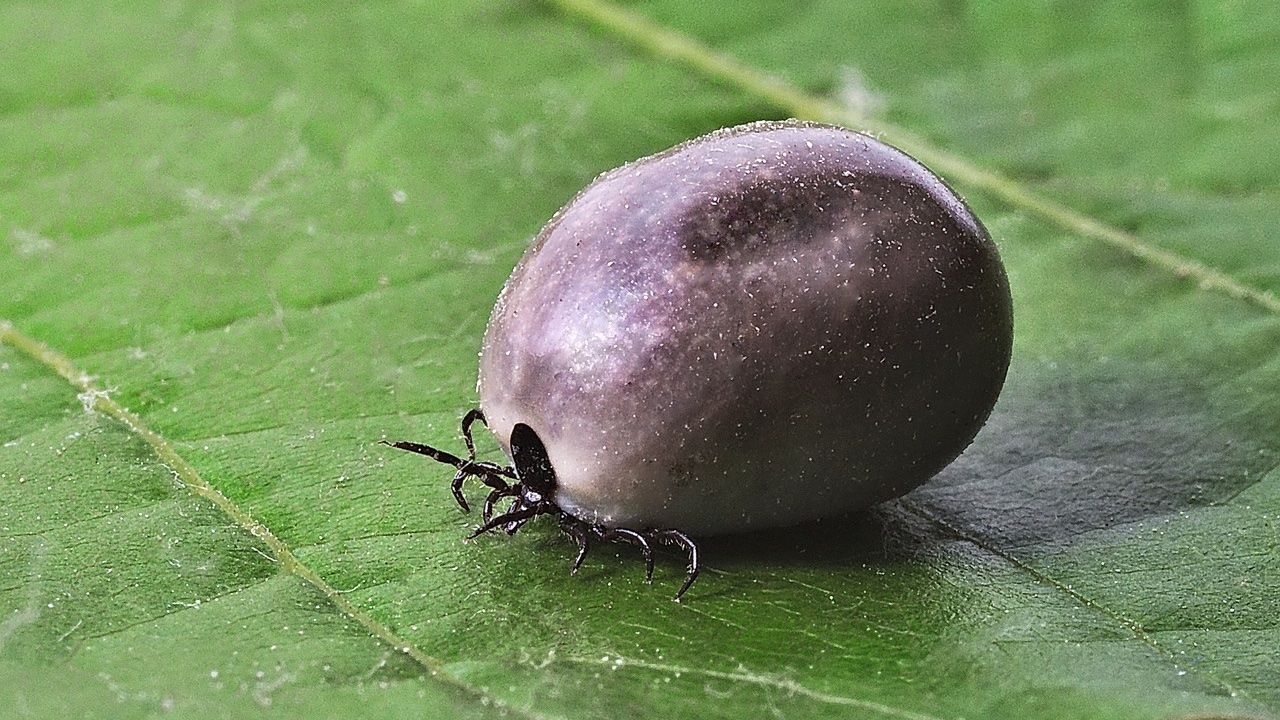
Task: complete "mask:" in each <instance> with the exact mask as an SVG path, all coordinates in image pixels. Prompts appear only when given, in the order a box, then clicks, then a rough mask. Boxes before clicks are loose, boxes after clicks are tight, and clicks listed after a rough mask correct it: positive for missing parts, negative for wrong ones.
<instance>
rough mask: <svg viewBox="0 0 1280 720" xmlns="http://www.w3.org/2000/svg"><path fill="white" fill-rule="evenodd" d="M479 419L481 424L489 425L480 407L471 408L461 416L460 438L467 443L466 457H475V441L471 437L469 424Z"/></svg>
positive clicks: (469, 458)
mask: <svg viewBox="0 0 1280 720" xmlns="http://www.w3.org/2000/svg"><path fill="white" fill-rule="evenodd" d="M477 420H479V421H480V424H481V425H484V426H485V427H489V421H488V420H486V419H485V417H484V411H482V410H481V409H480V408H472V409H471V410H470V411H469V412H467V414H466V415H463V416H462V440H463V442H465V443H466V444H467V459H468V460H475V459H476V443H475V441H474V440H472V439H471V424H472V423H474V422H476V421H477Z"/></svg>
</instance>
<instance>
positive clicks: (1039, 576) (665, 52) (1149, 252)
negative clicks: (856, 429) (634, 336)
mask: <svg viewBox="0 0 1280 720" xmlns="http://www.w3.org/2000/svg"><path fill="white" fill-rule="evenodd" d="M545 2H547V3H548V4H550V5H552V6H554V7H555V8H556V9H558V10H560V11H561V12H562V13H564V14H566V15H576V16H578V17H580V18H582V19H584V20H586V21H587V22H588V23H589V24H591V25H592V26H594V27H596V28H597V29H599V30H603V31H605V32H606V33H608V34H611V35H614V36H617V37H619V38H621V39H623V40H624V41H626V42H628V43H630V44H633V45H635V46H638V47H640V48H642V49H644V50H646V51H648V52H649V53H651V54H652V55H654V56H656V57H658V58H660V59H665V60H669V61H674V62H677V63H680V64H683V65H684V66H686V67H687V68H689V69H690V70H692V71H693V72H695V73H697V74H699V75H702V76H703V77H705V78H707V79H710V80H712V81H715V82H719V83H722V84H725V85H728V86H730V87H734V88H736V89H738V90H740V91H743V92H745V93H747V94H750V95H754V96H756V97H757V98H759V99H761V100H764V101H765V102H768V103H770V104H772V105H775V106H777V107H780V108H783V109H786V110H787V111H788V112H791V113H793V114H794V115H795V116H796V117H798V118H802V119H808V120H815V121H819V122H829V123H835V124H840V125H845V126H852V127H862V128H866V131H867V132H871V133H875V134H876V135H878V136H881V137H883V138H885V139H887V140H888V141H889V142H891V143H892V144H895V145H898V146H899V147H901V148H902V149H903V150H905V151H906V152H908V153H909V154H911V155H914V156H915V157H917V158H918V159H920V160H921V161H922V162H924V163H925V164H926V165H929V166H932V167H933V168H935V169H936V170H939V171H942V172H943V173H947V174H950V175H951V176H953V177H955V178H956V179H958V180H960V181H961V182H963V183H965V184H967V185H970V186H973V187H976V188H978V189H980V190H984V191H986V192H988V193H990V194H991V195H993V196H994V197H996V198H999V199H1000V200H1002V201H1004V202H1005V203H1006V204H1008V205H1010V206H1012V207H1013V208H1015V209H1017V210H1021V211H1023V212H1026V213H1028V214H1031V215H1034V216H1036V217H1038V218H1039V219H1040V220H1042V221H1046V222H1049V223H1051V224H1054V225H1057V226H1059V227H1061V228H1064V229H1065V230H1067V231H1069V232H1071V233H1073V234H1077V235H1083V236H1085V237H1088V238H1091V239H1094V240H1098V241H1101V242H1104V243H1106V244H1108V245H1110V246H1112V247H1115V248H1118V249H1120V250H1122V251H1124V252H1126V253H1128V254H1129V255H1131V256H1133V257H1135V258H1137V259H1139V260H1141V261H1143V262H1145V263H1147V264H1149V265H1151V266H1154V267H1156V268H1159V269H1161V270H1164V271H1166V272H1169V273H1171V274H1173V275H1174V276H1176V277H1178V278H1181V279H1185V280H1191V281H1194V283H1195V285H1194V287H1195V288H1197V289H1199V290H1202V291H1208V290H1216V291H1219V292H1222V293H1223V294H1226V295H1227V296H1229V297H1232V298H1234V299H1236V300H1240V301H1242V302H1246V303H1248V304H1250V305H1252V306H1253V307H1256V308H1259V309H1262V310H1264V311H1266V312H1269V313H1274V314H1280V297H1278V296H1277V295H1276V294H1274V293H1272V292H1270V291H1267V290H1262V289H1260V288H1257V287H1253V286H1251V285H1248V284H1245V283H1243V282H1241V281H1239V280H1237V279H1235V278H1234V277H1231V276H1230V275H1228V274H1226V273H1224V272H1222V271H1220V270H1218V269H1216V268H1213V267H1211V266H1209V265H1207V264H1205V263H1202V262H1200V261H1199V260H1195V259H1193V258H1188V257H1185V256H1182V255H1181V254H1179V253H1176V252H1173V251H1170V250H1165V249H1163V248H1160V247H1158V246H1155V245H1152V244H1150V243H1147V242H1146V241H1143V240H1142V239H1141V238H1139V237H1137V236H1136V235H1133V234H1131V233H1128V232H1125V231H1123V230H1121V229H1119V228H1117V227H1114V226H1112V225H1109V224H1107V223H1106V222H1103V221H1102V220H1100V219H1098V218H1094V217H1090V216H1088V215H1086V214H1084V213H1081V212H1079V211H1076V210H1074V209H1072V208H1070V207H1068V206H1066V205H1063V204H1060V203H1058V202H1056V201H1054V200H1051V199H1049V198H1047V197H1043V196H1041V195H1039V194H1038V193H1036V192H1035V191H1034V190H1032V189H1030V188H1029V187H1027V186H1025V185H1023V184H1022V183H1020V182H1018V181H1016V180H1014V179H1013V178H1011V177H1008V176H1005V175H1003V174H1001V173H999V172H996V171H993V170H988V169H986V168H984V167H982V166H981V165H979V164H978V163H976V162H974V161H971V160H969V159H967V158H965V157H963V156H960V155H957V154H953V153H949V152H947V151H945V150H943V149H941V148H938V147H935V146H933V145H932V144H931V143H929V142H928V141H926V140H925V139H924V138H922V137H920V136H918V135H916V134H915V133H912V132H910V131H908V130H906V129H904V128H900V127H897V126H895V125H892V124H890V123H887V122H883V121H872V120H871V119H870V118H867V117H865V116H862V115H858V114H856V113H854V112H852V111H850V110H849V109H848V108H846V107H844V106H841V105H839V104H837V103H835V102H832V101H830V100H828V99H826V98H822V97H819V96H816V95H813V94H810V93H808V92H806V91H805V90H803V89H801V88H799V87H797V86H795V85H792V84H790V83H788V82H786V81H784V80H782V79H780V78H778V77H775V76H773V75H771V74H769V73H767V72H765V71H763V70H761V69H759V68H756V67H753V66H751V65H748V64H746V63H743V62H739V61H738V60H736V59H734V58H732V57H730V56H729V55H727V54H724V53H720V52H717V51H716V50H714V49H713V48H711V47H710V46H708V45H705V44H703V43H701V42H700V41H698V40H696V39H694V38H692V37H690V36H688V35H684V34H682V33H680V32H678V31H677V30H674V29H671V28H669V27H666V26H663V25H661V24H659V23H656V22H653V21H651V20H649V19H648V18H646V17H644V16H642V15H640V14H638V13H635V12H632V11H630V10H627V9H624V8H622V7H619V6H617V5H614V4H612V3H610V2H608V1H607V0H545ZM903 506H904V508H905V509H907V510H908V511H909V512H912V513H914V514H917V515H919V516H920V517H922V518H924V519H925V520H927V521H928V522H930V523H933V524H935V525H937V526H938V527H940V528H941V529H942V530H943V531H944V532H947V533H948V534H950V535H952V536H953V537H956V538H957V539H959V540H961V541H964V542H967V543H969V544H971V545H973V546H974V547H977V548H979V549H981V550H983V551H984V552H987V553H990V554H991V555H993V556H995V557H998V558H1000V559H1002V560H1003V561H1004V562H1006V563H1009V564H1010V565H1011V566H1012V567H1014V568H1016V569H1018V570H1019V571H1020V572H1023V573H1024V574H1027V575H1028V576H1029V577H1031V578H1032V580H1033V581H1034V582H1037V583H1040V584H1043V585H1046V586H1048V587H1050V588H1053V589H1054V590H1055V591H1057V592H1059V593H1062V594H1064V595H1066V596H1067V597H1070V598H1071V599H1072V600H1073V602H1076V603H1078V604H1079V605H1080V606H1082V607H1085V608H1087V609H1089V610H1092V611H1094V612H1098V613H1100V614H1102V615H1103V616H1105V617H1107V618H1109V619H1110V620H1112V621H1113V622H1115V623H1116V624H1118V625H1120V626H1121V627H1123V628H1124V629H1125V630H1126V631H1127V632H1128V633H1129V634H1130V635H1131V637H1133V638H1134V639H1136V640H1138V641H1139V642H1141V643H1143V644H1145V645H1147V646H1148V647H1150V648H1151V649H1152V650H1154V651H1156V652H1157V653H1158V654H1159V655H1160V656H1161V657H1164V658H1166V659H1167V660H1168V661H1169V662H1170V663H1171V664H1172V665H1173V666H1174V667H1175V668H1176V669H1178V670H1180V671H1185V672H1194V673H1195V674H1197V675H1199V676H1200V677H1203V678H1205V679H1207V680H1209V681H1211V682H1214V683H1216V684H1217V685H1219V686H1220V687H1222V688H1223V689H1225V690H1227V691H1228V692H1230V693H1231V694H1232V695H1233V696H1237V697H1241V698H1246V699H1247V698H1248V697H1249V696H1248V695H1247V694H1246V693H1245V692H1244V691H1242V690H1240V689H1239V688H1236V687H1234V686H1233V685H1232V684H1231V683H1229V682H1227V681H1225V680H1223V679H1221V678H1218V677H1216V676H1215V675H1213V674H1211V673H1208V672H1206V671H1205V670H1203V669H1200V668H1185V667H1183V666H1181V665H1179V664H1178V663H1177V656H1176V654H1174V653H1173V652H1172V651H1171V650H1169V649H1167V648H1165V647H1164V646H1163V645H1161V644H1160V643H1159V642H1157V641H1156V639H1155V638H1154V637H1153V636H1151V635H1150V634H1149V633H1147V632H1146V631H1145V629H1144V628H1142V626H1141V625H1140V624H1139V623H1137V622H1136V621H1133V620H1131V619H1129V618H1127V617H1125V616H1124V615H1123V614H1122V613H1119V612H1117V611H1115V610H1112V609H1111V608H1108V607H1106V606H1105V605H1103V604H1101V603H1098V602H1096V601H1095V600H1093V599H1092V598H1090V597H1088V596H1087V595H1084V594H1083V593H1080V592H1079V591H1076V590H1074V589H1071V588H1069V587H1067V586H1066V585H1064V584H1062V583H1060V582H1058V581H1057V580H1056V579H1055V578H1053V577H1051V576H1049V575H1046V574H1044V573H1042V572H1040V571H1037V570H1035V569H1034V568H1032V567H1030V566H1028V565H1026V564H1025V563H1023V562H1021V561H1020V560H1018V558H1017V557H1016V556H1014V555H1011V554H1009V553H1007V552H1004V551H1003V550H1001V549H1000V548H997V547H994V546H991V545H989V544H987V543H985V542H984V541H983V540H982V539H981V538H979V537H973V536H970V535H969V534H967V533H964V532H963V531H961V530H960V529H959V528H956V527H954V526H952V525H951V524H950V523H947V522H946V521H945V520H943V519H942V518H938V517H935V516H933V515H931V514H930V513H928V512H926V511H925V510H923V509H922V508H918V507H915V506H914V505H912V504H909V503H904V505H903Z"/></svg>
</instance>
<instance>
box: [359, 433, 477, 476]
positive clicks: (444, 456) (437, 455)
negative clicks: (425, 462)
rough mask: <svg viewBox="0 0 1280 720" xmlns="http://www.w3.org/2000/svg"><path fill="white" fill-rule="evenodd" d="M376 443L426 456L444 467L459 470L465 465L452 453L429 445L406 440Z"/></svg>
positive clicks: (464, 462)
mask: <svg viewBox="0 0 1280 720" xmlns="http://www.w3.org/2000/svg"><path fill="white" fill-rule="evenodd" d="M378 442H380V443H382V444H383V445H389V446H391V447H393V448H395V449H397V450H408V451H409V452H411V453H418V454H419V455H426V456H427V457H429V458H431V459H432V460H435V461H436V462H440V463H444V464H445V465H452V466H454V467H456V468H458V469H459V470H461V469H462V466H463V465H464V464H466V461H464V460H463V459H462V458H460V457H458V456H457V455H454V454H453V453H450V452H445V451H444V450H437V449H435V448H433V447H431V446H430V445H423V444H422V443H416V442H409V441H407V440H397V441H396V442H388V441H386V440H379V441H378Z"/></svg>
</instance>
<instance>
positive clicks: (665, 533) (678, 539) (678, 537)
mask: <svg viewBox="0 0 1280 720" xmlns="http://www.w3.org/2000/svg"><path fill="white" fill-rule="evenodd" d="M648 535H649V538H650V539H651V540H656V541H658V542H665V543H669V544H671V545H678V546H680V547H681V548H682V549H684V551H685V552H687V553H688V554H689V572H688V574H687V575H685V578H684V584H683V585H681V586H680V589H679V590H678V591H677V592H676V597H675V600H676V602H679V601H680V597H681V596H682V595H684V593H685V591H686V590H688V589H689V586H690V585H693V581H694V580H697V579H698V571H699V570H701V567H700V566H699V565H698V546H697V544H695V543H694V542H693V540H692V539H690V538H689V536H688V535H685V534H684V533H682V532H680V531H679V530H651V531H650V532H649V533H648Z"/></svg>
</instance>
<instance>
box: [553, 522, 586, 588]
mask: <svg viewBox="0 0 1280 720" xmlns="http://www.w3.org/2000/svg"><path fill="white" fill-rule="evenodd" d="M560 530H561V531H562V532H563V533H564V534H565V535H568V536H569V537H570V538H573V541H574V542H575V543H577V544H578V556H577V557H576V558H574V559H573V568H572V569H570V570H569V572H570V573H571V574H576V573H577V572H578V568H580V567H582V561H583V560H586V559H587V550H588V549H589V548H590V546H591V526H590V525H588V524H586V523H585V522H583V521H581V520H579V519H578V518H576V517H573V516H572V515H561V516H560Z"/></svg>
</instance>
